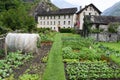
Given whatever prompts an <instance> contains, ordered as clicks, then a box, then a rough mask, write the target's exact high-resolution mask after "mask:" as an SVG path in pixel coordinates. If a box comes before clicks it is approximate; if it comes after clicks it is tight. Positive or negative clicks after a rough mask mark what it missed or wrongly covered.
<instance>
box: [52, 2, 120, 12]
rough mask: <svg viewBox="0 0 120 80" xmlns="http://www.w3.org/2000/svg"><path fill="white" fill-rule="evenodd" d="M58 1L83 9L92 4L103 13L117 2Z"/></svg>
mask: <svg viewBox="0 0 120 80" xmlns="http://www.w3.org/2000/svg"><path fill="white" fill-rule="evenodd" d="M51 1H55V0H51ZM56 1H57V0H56ZM58 1H66V2H68V3H70V4H72V5H75V6H77V7H78V6H82V7H84V6H85V5H88V4H90V3H93V4H94V5H95V6H96V7H97V8H98V9H100V10H101V11H104V10H105V9H107V8H109V7H111V6H112V5H114V4H115V3H116V2H119V0H58ZM61 5H62V4H61Z"/></svg>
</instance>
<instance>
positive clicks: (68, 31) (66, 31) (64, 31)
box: [59, 28, 75, 33]
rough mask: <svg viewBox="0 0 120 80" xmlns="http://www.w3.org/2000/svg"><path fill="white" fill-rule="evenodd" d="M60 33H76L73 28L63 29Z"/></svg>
mask: <svg viewBox="0 0 120 80" xmlns="http://www.w3.org/2000/svg"><path fill="white" fill-rule="evenodd" d="M59 31H60V32H61V33H75V30H74V29H72V28H61V29H60V30H59Z"/></svg>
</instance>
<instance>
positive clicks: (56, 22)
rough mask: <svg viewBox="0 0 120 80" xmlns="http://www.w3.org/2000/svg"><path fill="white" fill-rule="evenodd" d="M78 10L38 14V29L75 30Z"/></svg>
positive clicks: (58, 10)
mask: <svg viewBox="0 0 120 80" xmlns="http://www.w3.org/2000/svg"><path fill="white" fill-rule="evenodd" d="M76 11H77V8H65V9H57V10H54V11H49V10H48V11H41V12H38V13H37V21H38V24H37V27H38V28H51V29H52V30H56V31H58V29H59V28H73V27H74V24H75V13H76Z"/></svg>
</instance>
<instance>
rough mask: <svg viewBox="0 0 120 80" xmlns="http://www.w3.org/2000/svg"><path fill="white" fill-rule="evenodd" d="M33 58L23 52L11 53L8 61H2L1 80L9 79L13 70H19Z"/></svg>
mask: <svg viewBox="0 0 120 80" xmlns="http://www.w3.org/2000/svg"><path fill="white" fill-rule="evenodd" d="M31 57H32V56H31V55H30V54H29V55H23V54H21V52H19V51H18V52H14V53H12V52H11V53H9V55H7V57H6V59H4V60H0V75H1V76H0V79H4V78H6V77H8V76H9V75H10V74H11V73H12V72H13V68H17V67H18V66H20V65H23V63H24V62H25V61H27V60H28V59H30V58H31Z"/></svg>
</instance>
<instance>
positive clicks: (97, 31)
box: [83, 16, 120, 42]
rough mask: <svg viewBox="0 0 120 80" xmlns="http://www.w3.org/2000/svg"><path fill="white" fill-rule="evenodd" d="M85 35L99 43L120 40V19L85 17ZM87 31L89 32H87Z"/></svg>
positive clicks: (113, 17) (112, 17)
mask: <svg viewBox="0 0 120 80" xmlns="http://www.w3.org/2000/svg"><path fill="white" fill-rule="evenodd" d="M84 22H85V23H84V30H83V33H84V35H85V36H86V35H88V34H89V36H90V37H93V38H95V39H96V40H97V41H111V42H114V41H118V40H120V38H119V36H120V29H119V28H120V17H115V16H85V18H84ZM86 31H87V32H86Z"/></svg>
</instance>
